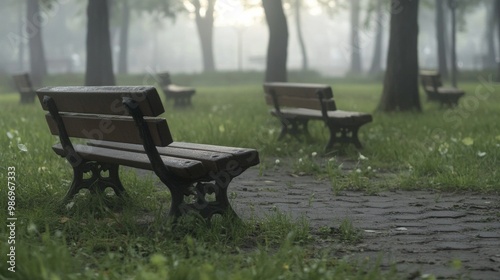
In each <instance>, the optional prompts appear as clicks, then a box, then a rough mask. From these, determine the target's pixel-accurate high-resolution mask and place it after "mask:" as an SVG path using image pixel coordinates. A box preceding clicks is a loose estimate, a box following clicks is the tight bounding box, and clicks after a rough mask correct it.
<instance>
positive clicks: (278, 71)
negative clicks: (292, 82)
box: [262, 0, 288, 82]
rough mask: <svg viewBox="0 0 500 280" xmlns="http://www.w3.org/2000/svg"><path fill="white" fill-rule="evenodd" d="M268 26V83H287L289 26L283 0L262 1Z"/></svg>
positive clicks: (266, 78)
mask: <svg viewBox="0 0 500 280" xmlns="http://www.w3.org/2000/svg"><path fill="white" fill-rule="evenodd" d="M262 6H263V7H264V13H265V15H266V20H267V25H268V27H269V43H268V47H267V63H266V77H265V80H266V81H267V82H286V81H287V70H286V62H287V57H288V25H287V22H286V17H285V13H284V11H283V3H282V1H281V0H272V1H269V0H262Z"/></svg>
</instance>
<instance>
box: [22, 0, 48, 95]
mask: <svg viewBox="0 0 500 280" xmlns="http://www.w3.org/2000/svg"><path fill="white" fill-rule="evenodd" d="M26 17H27V21H26V22H27V24H26V34H28V38H29V40H28V45H29V54H30V75H31V80H32V82H33V84H34V85H35V86H41V85H42V82H43V78H44V77H45V76H46V75H47V61H46V59H45V51H44V47H43V40H42V24H41V23H42V22H43V17H42V14H41V13H40V3H39V1H38V0H27V2H26Z"/></svg>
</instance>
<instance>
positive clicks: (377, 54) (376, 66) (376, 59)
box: [369, 0, 385, 75]
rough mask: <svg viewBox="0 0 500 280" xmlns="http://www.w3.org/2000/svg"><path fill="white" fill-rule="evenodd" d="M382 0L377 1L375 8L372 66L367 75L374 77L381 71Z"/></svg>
mask: <svg viewBox="0 0 500 280" xmlns="http://www.w3.org/2000/svg"><path fill="white" fill-rule="evenodd" d="M383 5H384V0H377V7H376V17H377V19H378V20H377V22H376V25H377V26H376V30H375V48H374V50H373V58H372V65H371V66H370V71H369V73H370V74H372V75H374V74H377V73H379V72H381V71H382V42H383V39H384V19H385V17H384V14H383V13H382V6H383Z"/></svg>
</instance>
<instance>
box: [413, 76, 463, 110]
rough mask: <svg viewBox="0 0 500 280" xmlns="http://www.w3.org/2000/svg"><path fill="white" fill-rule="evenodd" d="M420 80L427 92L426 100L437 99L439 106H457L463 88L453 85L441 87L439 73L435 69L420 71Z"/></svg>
mask: <svg viewBox="0 0 500 280" xmlns="http://www.w3.org/2000/svg"><path fill="white" fill-rule="evenodd" d="M420 82H421V83H422V87H423V88H424V91H425V93H426V94H427V100H428V101H437V102H439V103H440V106H441V107H442V106H443V105H448V106H449V107H453V106H457V105H458V100H459V99H460V97H462V96H464V94H465V92H464V91H463V90H460V89H457V88H453V87H443V82H442V81H441V75H440V74H439V73H438V72H436V71H421V72H420Z"/></svg>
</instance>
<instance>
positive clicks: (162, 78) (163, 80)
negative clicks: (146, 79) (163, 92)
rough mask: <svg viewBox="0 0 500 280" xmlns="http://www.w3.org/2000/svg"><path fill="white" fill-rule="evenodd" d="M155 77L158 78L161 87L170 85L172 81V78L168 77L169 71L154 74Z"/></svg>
mask: <svg viewBox="0 0 500 280" xmlns="http://www.w3.org/2000/svg"><path fill="white" fill-rule="evenodd" d="M156 77H157V78H158V82H159V83H160V85H161V86H162V87H164V86H167V85H170V84H171V83H172V79H171V78H170V73H168V72H164V73H158V74H156Z"/></svg>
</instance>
